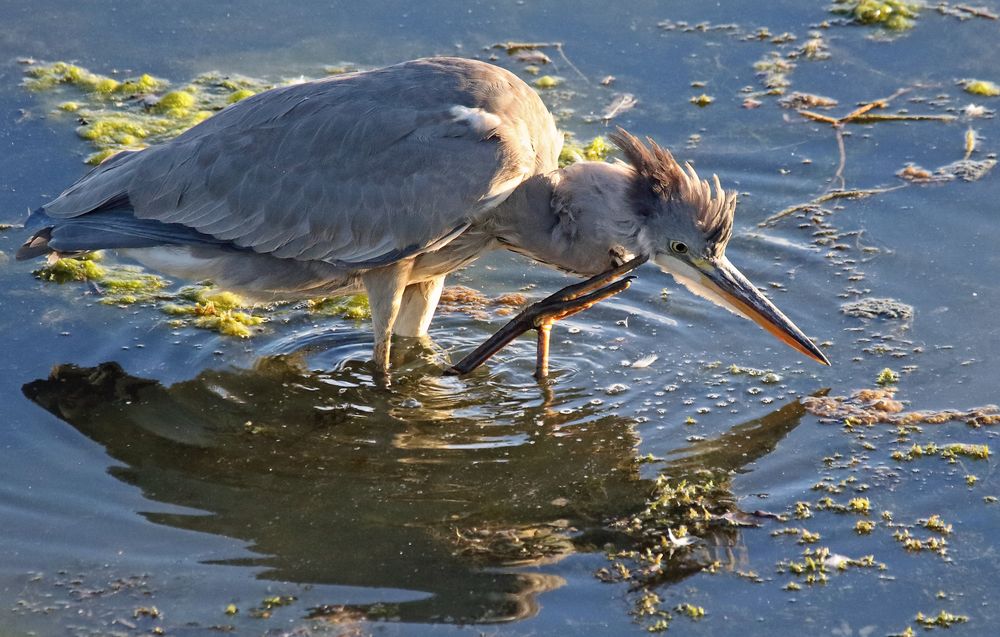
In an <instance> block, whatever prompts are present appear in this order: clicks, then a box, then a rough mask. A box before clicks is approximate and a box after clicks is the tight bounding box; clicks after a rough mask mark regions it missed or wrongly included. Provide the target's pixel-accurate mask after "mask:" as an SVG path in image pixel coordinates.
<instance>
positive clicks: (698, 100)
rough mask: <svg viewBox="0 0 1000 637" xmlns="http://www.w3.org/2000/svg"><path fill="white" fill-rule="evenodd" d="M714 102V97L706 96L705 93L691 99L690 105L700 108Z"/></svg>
mask: <svg viewBox="0 0 1000 637" xmlns="http://www.w3.org/2000/svg"><path fill="white" fill-rule="evenodd" d="M714 101H715V98H714V97H712V96H711V95H706V94H705V93H702V94H701V95H698V96H696V97H692V98H691V103H692V104H694V105H695V106H700V107H705V106H708V105H709V104H711V103H712V102H714Z"/></svg>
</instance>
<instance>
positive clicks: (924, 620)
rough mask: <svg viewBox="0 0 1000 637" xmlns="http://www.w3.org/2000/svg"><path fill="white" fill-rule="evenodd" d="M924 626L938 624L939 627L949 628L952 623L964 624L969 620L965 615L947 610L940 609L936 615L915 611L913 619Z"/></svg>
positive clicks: (930, 626)
mask: <svg viewBox="0 0 1000 637" xmlns="http://www.w3.org/2000/svg"><path fill="white" fill-rule="evenodd" d="M914 621H916V622H917V623H918V624H920V625H921V626H923V627H924V628H934V627H935V626H939V627H941V628H951V626H952V624H964V623H965V622H967V621H969V618H968V617H966V616H965V615H952V614H951V613H949V612H948V611H944V610H942V611H940V612H939V613H938V614H937V615H932V616H928V615H924V614H923V613H917V617H916V619H915V620H914Z"/></svg>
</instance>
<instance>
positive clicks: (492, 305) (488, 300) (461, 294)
mask: <svg viewBox="0 0 1000 637" xmlns="http://www.w3.org/2000/svg"><path fill="white" fill-rule="evenodd" d="M438 303H439V305H438V307H439V309H440V310H441V311H444V312H462V313H464V314H466V315H468V316H471V317H472V318H475V319H478V320H488V319H489V318H490V312H492V313H493V314H495V315H496V316H510V315H512V314H514V313H515V312H516V311H517V310H518V309H519V308H521V307H524V306H525V305H527V304H528V297H526V296H525V295H523V294H517V293H513V294H501V295H500V296H497V297H488V296H486V295H485V294H483V293H482V292H480V291H479V290H474V289H472V288H469V287H465V286H463V285H452V286H448V287H446V288H445V289H444V290H443V291H442V292H441V299H440V300H439V301H438Z"/></svg>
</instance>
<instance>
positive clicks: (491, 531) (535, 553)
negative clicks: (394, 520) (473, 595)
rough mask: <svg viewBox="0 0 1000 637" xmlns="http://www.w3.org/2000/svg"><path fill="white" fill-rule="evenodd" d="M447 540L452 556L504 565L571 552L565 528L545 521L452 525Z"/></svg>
mask: <svg viewBox="0 0 1000 637" xmlns="http://www.w3.org/2000/svg"><path fill="white" fill-rule="evenodd" d="M447 539H448V541H449V543H450V544H451V545H452V547H453V551H454V553H455V554H456V555H460V556H463V557H465V558H470V559H474V560H483V561H485V562H488V563H490V564H496V563H502V564H504V565H506V566H516V565H521V564H538V563H540V562H543V561H549V560H554V559H556V558H559V557H562V556H564V555H569V554H570V553H572V552H573V543H572V541H571V540H570V538H569V536H568V535H567V534H566V528H565V527H562V526H557V525H549V524H532V525H524V526H517V527H489V526H478V527H474V528H467V529H459V528H455V529H453V532H452V533H451V534H450V535H449V536H448V537H447Z"/></svg>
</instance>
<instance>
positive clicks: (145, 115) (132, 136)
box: [23, 62, 287, 164]
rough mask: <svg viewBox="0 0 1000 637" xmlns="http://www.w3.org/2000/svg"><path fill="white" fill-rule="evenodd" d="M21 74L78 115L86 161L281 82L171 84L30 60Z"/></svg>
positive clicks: (159, 136) (215, 78) (173, 130)
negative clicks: (85, 144) (85, 143)
mask: <svg viewBox="0 0 1000 637" xmlns="http://www.w3.org/2000/svg"><path fill="white" fill-rule="evenodd" d="M24 73H25V78H24V81H23V85H24V86H25V88H27V89H28V90H31V91H33V92H36V93H39V94H41V95H51V96H52V97H53V98H54V99H55V100H57V101H55V102H54V103H53V108H54V109H55V110H56V112H57V113H62V114H63V116H64V117H65V115H66V114H72V115H74V116H76V117H77V119H78V122H79V124H80V125H79V127H78V128H77V135H79V136H80V138H82V139H85V140H87V141H88V142H90V144H91V146H92V148H93V151H94V152H92V153H91V154H90V155H88V156H87V157H86V159H85V161H86V162H87V163H88V164H99V163H101V162H102V161H104V160H106V159H107V158H109V157H111V156H113V155H115V154H116V153H118V152H121V151H123V150H139V149H142V148H145V147H146V146H149V145H151V144H155V143H157V142H161V141H165V140H167V139H170V138H172V137H176V136H177V135H179V134H180V133H182V132H184V131H185V130H187V129H189V128H191V127H192V126H194V125H195V124H198V123H200V122H202V121H204V120H205V119H207V118H209V117H211V116H212V115H213V114H214V113H216V112H218V111H220V110H222V109H223V108H225V107H226V106H228V105H229V104H231V103H233V102H236V101H239V100H241V99H245V98H246V97H249V96H251V95H254V94H256V93H258V92H260V91H263V90H266V89H268V88H273V87H274V86H277V85H280V84H281V83H280V82H279V83H277V84H275V83H270V82H265V81H262V80H256V79H251V78H248V77H242V76H228V75H222V74H219V73H205V74H202V75H199V76H198V77H196V78H194V80H192V81H191V82H190V83H188V84H186V85H184V86H181V87H178V88H173V87H171V84H170V82H168V81H167V80H164V79H161V78H157V77H153V76H152V75H149V74H148V73H143V74H139V75H138V76H124V75H123V76H121V77H120V78H118V77H110V76H106V75H100V74H97V73H94V72H92V71H90V70H88V69H86V68H83V67H81V66H77V65H74V64H69V63H67V62H53V63H51V64H43V63H40V62H33V63H32V64H28V65H26V67H25V70H24ZM286 83H287V82H286ZM67 98H71V99H69V100H67Z"/></svg>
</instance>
